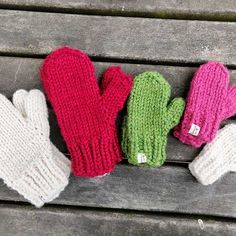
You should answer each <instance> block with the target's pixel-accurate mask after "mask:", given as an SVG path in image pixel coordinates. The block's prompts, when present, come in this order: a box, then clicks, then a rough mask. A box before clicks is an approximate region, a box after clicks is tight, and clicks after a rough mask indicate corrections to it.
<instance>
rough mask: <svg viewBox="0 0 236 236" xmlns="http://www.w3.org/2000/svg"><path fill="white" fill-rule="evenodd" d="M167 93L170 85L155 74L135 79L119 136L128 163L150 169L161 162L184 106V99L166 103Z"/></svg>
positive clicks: (169, 91)
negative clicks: (169, 134) (170, 132)
mask: <svg viewBox="0 0 236 236" xmlns="http://www.w3.org/2000/svg"><path fill="white" fill-rule="evenodd" d="M170 93H171V88H170V85H169V83H168V82H167V81H166V80H165V79H164V78H163V76H162V75H161V74H159V73H157V72H144V73H142V74H140V75H138V76H136V77H135V79H134V85H133V90H132V91H131V94H130V97H129V100H128V112H127V116H126V117H125V119H124V123H123V134H122V150H123V152H124V153H125V155H126V157H127V158H128V161H129V163H131V164H133V165H146V166H152V167H155V166H161V165H162V164H163V163H164V161H165V159H166V150H165V149H166V143H167V135H168V133H169V131H170V130H171V129H172V128H173V127H175V126H176V125H177V124H178V123H179V121H180V118H181V116H182V114H183V111H184V107H185V101H184V99H183V98H175V99H173V100H172V101H171V102H170V103H169V104H168V102H169V99H170Z"/></svg>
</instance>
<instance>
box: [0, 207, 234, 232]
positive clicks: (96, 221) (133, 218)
mask: <svg viewBox="0 0 236 236" xmlns="http://www.w3.org/2000/svg"><path fill="white" fill-rule="evenodd" d="M0 218H1V221H0V232H1V235H4V236H13V235H16V236H20V235H24V236H32V235H35V236H47V235H57V236H65V235H68V236H69V235H71V236H72V235H98V236H99V235H101V236H104V235H107V236H108V235H109V236H110V235H117V236H119V235H120V236H123V235H142V236H146V235H147V236H152V235H153V236H154V235H160V236H161V235H165V236H168V235H169V236H172V235H175V236H182V235H188V236H191V235H198V236H201V235H202V236H203V235H204V236H215V235H221V236H226V235H227V236H231V235H232V236H233V235H235V234H236V224H235V223H234V222H227V221H223V222H222V221H219V220H209V219H205V218H199V219H198V218H196V219H195V218H187V217H178V218H174V217H171V216H159V215H152V214H151V215H150V214H148V215H145V214H142V213H128V214H126V213H117V212H105V211H88V210H79V209H78V210H73V209H72V210H71V209H63V210H62V209H55V208H45V209H40V210H35V209H32V208H30V207H16V208H15V207H12V206H9V205H6V206H1V207H0Z"/></svg>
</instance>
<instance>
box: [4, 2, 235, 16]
mask: <svg viewBox="0 0 236 236" xmlns="http://www.w3.org/2000/svg"><path fill="white" fill-rule="evenodd" d="M6 6H7V7H8V8H14V9H31V10H47V11H63V12H72V13H90V14H110V15H121V16H127V15H128V16H144V17H161V18H178V19H189V18H190V19H211V20H235V19H236V6H235V2H234V0H224V1H220V2H219V1H217V0H199V1H195V0H190V1H178V0H172V1H165V0H148V1H142V0H132V1H125V0H120V1H110V0H95V1H94V0H93V1H92V0H89V1H88V0H80V1H77V0H40V1H39V0H21V1H18V0H0V7H6Z"/></svg>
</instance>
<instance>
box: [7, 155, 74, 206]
mask: <svg viewBox="0 0 236 236" xmlns="http://www.w3.org/2000/svg"><path fill="white" fill-rule="evenodd" d="M37 158H38V160H37V161H36V162H34V163H33V164H32V165H31V166H29V168H27V169H26V170H25V171H24V172H23V173H22V175H21V176H20V177H19V178H18V179H16V180H15V181H12V182H9V183H7V182H6V184H7V185H8V186H9V187H11V188H12V189H14V190H16V191H17V192H19V193H20V194H21V195H22V196H24V198H25V199H27V200H28V201H29V202H31V203H32V204H33V205H35V206H36V207H38V208H39V207H42V206H43V205H44V203H47V202H50V201H52V200H53V199H55V198H57V197H58V196H59V195H60V193H61V192H62V191H63V190H64V188H65V187H66V186H67V185H68V177H69V173H70V171H69V172H68V169H67V168H64V169H60V168H59V167H58V166H57V165H56V163H55V162H54V161H53V160H52V159H51V158H49V157H47V156H44V157H42V158H41V157H37ZM64 158H65V157H64ZM63 163H64V164H65V162H63ZM64 164H63V165H64Z"/></svg>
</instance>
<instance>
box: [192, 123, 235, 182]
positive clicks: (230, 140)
mask: <svg viewBox="0 0 236 236" xmlns="http://www.w3.org/2000/svg"><path fill="white" fill-rule="evenodd" d="M235 158H236V125H235V124H230V125H227V126H225V127H224V128H223V129H221V130H219V131H218V133H217V135H216V137H215V138H214V139H213V141H212V142H211V143H209V144H207V145H206V146H205V147H204V148H203V150H202V152H201V153H200V154H199V155H198V157H196V158H195V159H194V161H193V162H192V163H190V164H189V169H190V171H191V173H192V174H193V176H195V178H196V179H197V180H198V181H199V182H200V183H201V184H203V185H209V184H212V183H214V182H215V181H216V180H218V179H219V178H220V177H221V176H223V175H224V174H226V173H227V172H230V171H236V163H235Z"/></svg>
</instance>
